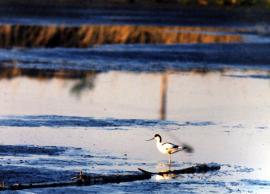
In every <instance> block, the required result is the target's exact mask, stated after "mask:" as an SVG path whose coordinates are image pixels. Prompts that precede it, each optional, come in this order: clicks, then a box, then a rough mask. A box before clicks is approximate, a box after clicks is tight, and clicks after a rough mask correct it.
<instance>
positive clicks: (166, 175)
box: [155, 162, 181, 181]
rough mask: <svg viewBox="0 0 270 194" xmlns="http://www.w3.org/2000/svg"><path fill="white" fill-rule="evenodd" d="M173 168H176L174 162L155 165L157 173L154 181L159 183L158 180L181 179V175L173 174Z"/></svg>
mask: <svg viewBox="0 0 270 194" xmlns="http://www.w3.org/2000/svg"><path fill="white" fill-rule="evenodd" d="M175 166H177V164H175V163H174V162H171V163H163V162H160V163H158V164H157V171H158V173H157V174H156V175H155V179H156V180H157V181H160V180H171V179H176V178H179V177H181V175H179V174H175V173H173V171H172V168H173V167H175Z"/></svg>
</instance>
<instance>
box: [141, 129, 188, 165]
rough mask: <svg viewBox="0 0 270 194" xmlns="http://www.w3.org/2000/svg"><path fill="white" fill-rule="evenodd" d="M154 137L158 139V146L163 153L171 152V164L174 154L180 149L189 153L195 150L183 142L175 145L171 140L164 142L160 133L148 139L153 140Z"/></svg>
mask: <svg viewBox="0 0 270 194" xmlns="http://www.w3.org/2000/svg"><path fill="white" fill-rule="evenodd" d="M153 139H155V140H156V145H157V148H158V150H159V151H160V152H161V153H162V154H169V157H170V158H169V164H171V161H172V154H174V153H176V152H179V151H186V152H188V153H191V152H193V149H192V148H191V147H190V146H188V145H185V144H183V145H182V146H179V145H175V144H173V143H169V142H165V143H162V138H161V136H160V135H159V134H155V136H154V137H153V138H151V139H148V140H146V141H151V140H153Z"/></svg>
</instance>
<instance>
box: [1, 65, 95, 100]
mask: <svg viewBox="0 0 270 194" xmlns="http://www.w3.org/2000/svg"><path fill="white" fill-rule="evenodd" d="M96 76H97V72H96V71H91V70H89V71H80V70H68V69H35V68H20V67H16V66H4V65H0V79H13V78H17V77H29V78H33V79H38V80H50V79H54V78H57V79H62V80H74V81H75V84H74V85H73V86H72V87H71V89H70V92H71V93H72V94H74V95H76V96H80V95H81V94H82V92H83V91H87V90H91V89H93V88H94V86H95V79H96Z"/></svg>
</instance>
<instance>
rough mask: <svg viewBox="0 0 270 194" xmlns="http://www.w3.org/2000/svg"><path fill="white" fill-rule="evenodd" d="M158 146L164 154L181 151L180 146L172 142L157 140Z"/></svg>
mask: <svg viewBox="0 0 270 194" xmlns="http://www.w3.org/2000/svg"><path fill="white" fill-rule="evenodd" d="M157 148H158V150H159V151H160V152H161V153H163V154H173V153H175V152H178V151H180V150H179V146H177V145H175V144H172V143H161V142H157Z"/></svg>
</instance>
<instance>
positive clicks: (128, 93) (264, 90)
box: [0, 8, 270, 194]
mask: <svg viewBox="0 0 270 194" xmlns="http://www.w3.org/2000/svg"><path fill="white" fill-rule="evenodd" d="M0 9H3V8H0ZM9 9H10V8H9ZM11 10H12V11H14V10H15V11H16V10H17V11H18V12H10V14H9V15H7V14H6V13H4V12H1V13H0V23H1V24H26V25H32V24H33V25H36V24H41V25H48V24H49V25H52V24H53V25H54V24H65V25H71V26H72V25H74V26H80V25H82V24H87V25H89V24H95V22H96V23H98V24H110V25H111V24H133V25H138V24H151V25H157V24H158V25H168V26H170V25H180V24H181V25H183V26H185V25H196V24H200V26H204V25H206V26H223V27H224V26H225V27H228V29H230V27H231V26H238V24H241V28H237V27H234V28H233V29H230V30H229V31H224V32H223V31H215V32H213V31H212V32H210V31H203V32H202V31H199V32H196V33H214V34H215V35H219V34H220V35H222V34H237V35H239V36H241V42H236V43H230V44H228V43H226V44H225V43H219V44H217V43H212V44H175V45H160V44H144V45H142V44H129V45H99V46H93V47H89V48H63V47H58V48H12V49H6V48H3V49H0V91H1V92H0V107H1V108H0V182H2V181H3V182H5V183H6V184H13V183H31V182H44V181H45V182H47V181H67V180H70V179H71V178H72V177H74V176H76V175H78V173H79V171H81V170H83V171H84V172H87V173H90V174H91V173H92V174H116V173H138V170H137V168H143V169H146V170H149V171H160V170H164V169H167V168H168V165H167V162H168V161H167V159H168V157H167V156H164V155H161V154H160V153H159V152H158V151H157V149H156V146H155V143H154V142H148V141H145V140H146V139H149V138H151V137H153V135H154V134H156V133H159V134H161V135H162V137H163V138H164V139H165V140H166V141H171V142H174V143H177V144H182V143H186V144H188V145H191V146H192V147H193V148H194V150H195V152H194V153H192V154H186V153H177V154H175V155H174V156H173V161H174V163H173V168H174V169H180V168H184V167H189V166H193V165H196V164H201V163H207V164H212V165H220V166H221V170H219V171H216V172H209V173H205V174H193V175H183V176H179V177H176V178H174V179H170V180H158V179H157V178H160V177H153V178H152V179H151V180H147V181H136V182H131V183H120V184H107V185H94V186H87V187H64V188H47V189H30V190H25V191H20V192H17V193H75V192H76V193H96V192H99V193H108V192H113V193H142V192H147V193H148V192H149V193H152V192H153V193H165V192H167V193H259V194H260V193H269V192H270V178H269V175H270V168H269V164H268V163H269V159H270V158H269V157H270V155H269V150H270V140H269V136H270V128H269V127H270V117H269V116H270V74H269V70H270V66H269V64H270V57H269V56H270V55H269V54H268V53H269V40H270V39H269V36H268V35H269V27H268V24H267V22H265V21H263V20H261V21H260V22H258V21H257V22H256V21H253V20H251V21H248V20H247V18H245V20H243V21H242V19H243V18H242V19H241V18H240V19H239V20H236V21H234V22H232V21H228V20H226V21H225V20H220V21H224V22H217V20H216V18H215V17H212V15H211V14H209V13H207V12H203V13H201V12H200V13H199V12H196V14H191V15H192V17H191V18H187V17H180V16H183V15H185V14H187V10H186V11H183V12H181V13H180V12H179V13H178V12H175V11H173V12H170V13H169V12H161V10H160V12H159V13H158V14H157V15H156V14H153V12H149V10H148V11H147V10H145V11H141V12H139V13H137V11H136V10H126V11H125V12H122V11H123V10H112V11H110V10H96V11H93V10H90V9H89V10H84V11H83V10H73V9H68V10H66V9H63V10H61V9H60V10H58V11H60V12H55V11H57V9H56V10H54V9H51V10H45V11H44V12H42V13H40V14H37V10H38V9H37V10H36V9H32V10H31V8H29V10H28V9H25V10H26V11H25V10H24V9H20V8H17V9H15V8H12V9H11ZM27 10H28V11H30V12H27ZM48 11H49V12H48ZM194 13H195V12H194ZM228 13H229V12H228ZM228 13H226V14H228ZM103 14H104V15H103ZM137 14H138V16H137V17H135V15H137ZM197 14H202V15H203V16H204V17H203V18H204V19H198V17H197V16H198V15H197ZM215 14H217V16H219V17H221V19H222V18H223V17H228V16H226V14H225V15H222V14H220V13H218V12H215ZM223 14H224V13H223ZM234 14H236V15H237V14H239V13H238V12H236V13H234ZM160 15H163V16H165V18H167V19H170V20H169V21H168V20H166V21H165V20H164V18H161V17H160ZM175 16H179V17H177V19H173V18H175ZM209 16H211V18H212V19H211V18H209ZM82 17H84V19H82ZM196 18H197V19H196ZM213 18H214V20H213ZM251 18H253V17H251ZM204 22H206V23H204ZM254 23H256V25H255V26H254V25H253V24H254ZM3 193H8V192H3ZM15 193H16V192H15Z"/></svg>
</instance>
